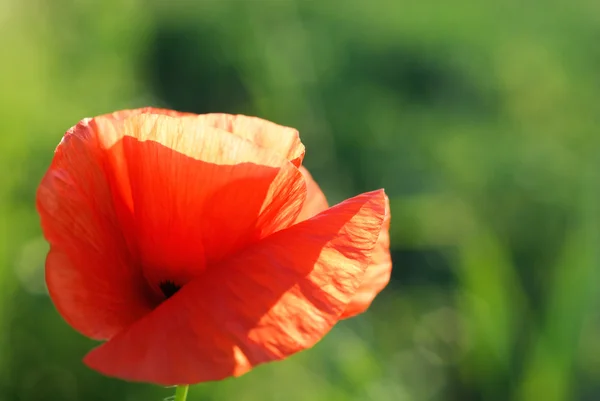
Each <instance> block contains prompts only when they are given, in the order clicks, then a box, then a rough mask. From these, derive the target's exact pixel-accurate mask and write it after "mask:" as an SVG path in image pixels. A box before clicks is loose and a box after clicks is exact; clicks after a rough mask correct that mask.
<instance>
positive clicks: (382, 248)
mask: <svg viewBox="0 0 600 401" xmlns="http://www.w3.org/2000/svg"><path fill="white" fill-rule="evenodd" d="M300 172H302V175H303V176H304V180H305V182H306V201H305V202H304V206H303V207H302V211H301V212H300V215H299V216H298V221H303V220H306V219H308V218H310V217H312V216H314V215H316V214H318V213H321V212H322V211H323V210H325V209H327V207H328V206H327V199H326V198H325V195H324V194H323V191H321V188H319V185H318V184H317V183H316V182H315V180H314V179H313V178H312V176H311V174H310V173H309V172H308V170H307V169H306V168H304V166H302V167H300ZM385 205H386V215H385V221H384V223H383V226H382V227H381V233H380V234H379V238H378V240H377V244H376V245H375V248H374V249H373V254H372V257H371V263H370V264H369V267H368V269H367V272H366V273H365V277H364V279H363V282H362V284H361V286H360V287H359V289H358V291H357V292H356V295H355V296H354V298H353V299H352V301H351V302H350V303H349V304H348V307H347V308H346V310H345V311H344V314H343V315H342V318H343V319H346V318H349V317H353V316H355V315H357V314H359V313H362V312H364V311H365V310H367V309H368V307H369V306H370V305H371V303H372V302H373V299H375V297H376V296H377V294H379V293H380V292H381V290H383V289H384V288H385V287H386V285H387V284H388V283H389V281H390V277H391V274H392V258H391V256H390V232H389V231H390V220H391V213H390V202H389V199H388V197H387V196H386V197H385Z"/></svg>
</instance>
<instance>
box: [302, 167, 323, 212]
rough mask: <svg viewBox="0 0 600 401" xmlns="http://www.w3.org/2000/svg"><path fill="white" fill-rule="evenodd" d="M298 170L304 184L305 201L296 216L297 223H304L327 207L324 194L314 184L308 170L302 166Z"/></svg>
mask: <svg viewBox="0 0 600 401" xmlns="http://www.w3.org/2000/svg"><path fill="white" fill-rule="evenodd" d="M299 170H300V172H301V173H302V176H303V177H304V182H305V183H306V200H305V201H304V205H303V206H302V210H301V211H300V214H299V215H298V221H304V220H307V219H310V218H311V217H313V216H316V215H317V214H319V213H321V212H322V211H323V210H325V209H327V208H328V207H329V205H328V204H327V198H326V197H325V194H324V193H323V191H321V188H320V187H319V185H318V184H317V183H316V182H315V180H314V179H313V177H312V175H311V174H310V173H309V172H308V170H307V169H306V168H305V167H304V166H300V168H299Z"/></svg>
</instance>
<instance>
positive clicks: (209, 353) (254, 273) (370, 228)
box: [85, 190, 385, 385]
mask: <svg viewBox="0 0 600 401" xmlns="http://www.w3.org/2000/svg"><path fill="white" fill-rule="evenodd" d="M384 198H385V194H384V192H383V190H379V191H375V192H371V193H366V194H363V195H360V196H357V197H355V198H352V199H349V200H347V201H345V202H343V203H341V204H339V205H337V206H334V207H332V208H330V209H328V210H327V211H325V212H323V213H321V214H319V215H317V216H315V217H314V218H312V219H310V220H307V221H304V222H302V223H299V224H296V225H294V226H291V227H289V228H287V229H285V230H282V231H279V232H278V233H275V234H273V235H271V236H270V237H268V238H266V239H264V240H263V241H261V242H259V243H256V244H255V245H254V246H252V247H249V248H247V249H246V250H244V251H243V252H242V253H240V254H238V255H237V256H235V257H233V258H231V259H229V260H227V261H226V262H224V263H223V264H221V265H218V266H214V267H213V268H212V269H209V270H207V271H206V273H205V275H204V276H202V277H199V278H198V279H196V280H194V281H192V282H190V283H189V284H187V285H186V286H184V287H183V288H182V289H181V290H180V291H179V292H178V293H177V294H175V295H174V296H173V297H172V298H170V299H169V300H167V301H166V302H164V303H163V304H161V305H160V306H159V307H158V308H157V309H155V310H154V311H153V312H152V313H151V314H149V315H147V316H146V317H144V318H143V319H141V320H139V321H138V322H136V323H134V324H133V325H131V326H130V327H129V328H127V329H126V330H124V331H123V332H122V333H120V334H118V335H117V336H115V337H114V338H113V339H111V340H110V341H108V342H106V343H104V344H103V345H101V346H99V347H98V348H96V349H94V350H93V351H92V352H90V354H88V355H87V357H86V359H85V362H86V363H87V364H88V365H89V366H90V367H91V368H93V369H96V370H98V371H99V372H101V373H103V374H105V375H108V376H114V377H119V378H122V379H126V380H132V381H144V382H152V383H158V384H163V385H173V384H191V383H198V382H202V381H208V380H217V379H222V378H225V377H228V376H231V375H235V376H237V375H241V374H243V373H245V372H246V371H248V370H249V369H251V368H252V367H253V366H256V365H258V364H261V363H264V362H268V361H272V360H278V359H282V358H285V357H287V356H289V355H292V354H294V353H296V352H298V351H301V350H303V349H306V348H309V347H311V346H312V345H314V344H315V343H316V342H317V341H319V340H320V339H321V338H322V337H323V336H324V335H325V334H326V333H327V332H328V331H329V330H330V328H331V327H332V326H333V325H334V324H335V323H336V322H337V321H338V319H339V317H340V315H341V314H342V313H343V311H344V310H345V308H346V305H347V304H348V302H350V300H351V298H352V296H353V295H354V293H355V292H356V290H357V288H358V286H359V284H360V282H361V281H362V278H363V275H364V271H365V269H366V266H367V264H368V261H369V260H370V254H371V251H372V248H373V247H374V245H375V242H376V240H377V237H378V235H379V232H380V230H381V225H382V223H383V219H384V215H385V201H384Z"/></svg>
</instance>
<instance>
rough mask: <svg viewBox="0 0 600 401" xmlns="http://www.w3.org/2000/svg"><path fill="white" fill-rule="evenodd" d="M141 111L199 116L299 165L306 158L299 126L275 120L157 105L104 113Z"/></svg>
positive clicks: (126, 114)
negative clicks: (292, 126) (187, 110)
mask: <svg viewBox="0 0 600 401" xmlns="http://www.w3.org/2000/svg"><path fill="white" fill-rule="evenodd" d="M138 114H162V115H166V116H171V117H186V116H187V117H190V116H196V117H198V118H199V123H200V124H204V125H206V126H210V127H214V128H218V129H220V130H224V131H227V132H229V133H230V134H234V135H237V136H239V137H242V138H244V139H246V140H249V141H251V142H253V143H254V144H256V145H258V146H260V147H262V148H266V149H270V150H271V151H273V152H276V153H279V154H280V155H282V156H283V157H285V158H287V159H288V160H289V161H291V162H292V164H294V165H295V166H296V167H298V166H300V164H302V159H303V158H304V152H305V149H304V145H303V144H302V142H301V141H300V136H299V134H298V130H296V129H294V128H290V127H285V126H282V125H279V124H275V123H273V122H271V121H267V120H263V119H262V118H258V117H249V116H244V115H241V114H238V115H233V114H224V113H210V114H200V115H197V114H193V113H185V112H179V111H174V110H168V109H160V108H154V107H145V108H141V109H131V110H120V111H117V112H114V113H112V114H106V115H104V116H101V117H105V118H110V119H115V120H124V119H126V118H129V117H131V116H134V115H138Z"/></svg>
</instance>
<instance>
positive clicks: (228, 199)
mask: <svg viewBox="0 0 600 401" xmlns="http://www.w3.org/2000/svg"><path fill="white" fill-rule="evenodd" d="M166 114H168V113H162V112H161V113H160V115H156V114H153V111H149V112H140V111H133V112H131V114H127V112H124V113H122V114H120V115H118V116H115V115H114V114H113V115H108V116H102V117H98V118H96V119H86V120H84V121H82V122H81V123H80V124H78V125H77V126H76V127H75V128H74V129H72V130H71V131H70V132H69V133H68V134H67V135H66V136H65V138H64V139H63V141H62V142H61V144H60V145H59V146H58V148H57V150H56V155H55V158H54V160H53V163H52V165H51V167H50V169H49V171H48V173H47V174H46V176H45V178H44V180H43V182H42V184H41V185H40V189H39V191H38V197H37V205H38V210H39V213H40V215H41V218H42V227H43V231H44V235H45V236H46V238H47V239H48V241H49V242H50V244H51V247H52V251H51V252H50V254H49V255H48V258H47V263H46V276H47V284H48V287H49V291H50V295H51V297H52V299H53V301H54V302H55V304H56V306H57V309H58V310H59V312H60V313H61V315H62V316H63V317H64V318H65V320H67V321H68V322H69V323H70V324H71V325H72V326H73V327H74V328H75V329H77V330H78V331H80V332H81V333H83V334H85V335H87V336H89V337H92V338H96V339H107V338H110V337H112V336H113V335H114V334H116V333H117V332H119V331H121V330H122V329H123V328H124V327H126V326H127V325H129V324H131V323H132V322H134V321H135V320H137V319H139V318H140V317H142V316H144V315H145V314H147V313H148V312H149V311H150V310H152V308H153V307H155V306H156V305H157V304H158V303H159V302H160V301H161V300H162V299H163V298H162V293H161V292H160V288H159V284H160V283H161V282H162V281H167V280H168V281H173V282H175V284H178V285H182V284H184V283H185V282H187V281H189V280H191V279H192V278H193V277H194V276H195V275H197V274H200V273H201V272H202V270H203V268H204V267H205V266H206V265H207V264H211V263H216V262H218V261H219V260H220V259H221V258H223V257H224V256H225V255H228V254H230V253H233V252H236V251H238V250H239V249H241V248H243V247H245V246H247V245H249V244H251V243H253V242H256V241H259V240H260V239H261V238H263V237H265V236H268V235H269V234H271V233H273V232H275V231H277V230H281V229H283V228H286V227H288V226H289V225H291V224H292V223H293V222H294V221H295V220H296V217H297V215H298V213H299V212H300V208H301V206H302V203H303V201H304V196H305V187H304V182H303V180H302V175H301V174H300V172H299V171H298V170H297V169H296V168H295V167H294V166H293V165H292V164H291V163H290V162H289V161H287V160H286V159H285V158H284V157H283V156H281V155H279V154H277V153H274V152H272V151H270V150H267V149H264V148H261V147H259V146H257V145H255V144H253V143H251V142H249V141H247V140H244V139H243V138H240V137H239V136H236V135H233V134H230V133H227V132H225V131H221V130H218V129H216V128H213V127H210V126H206V124H204V123H203V122H202V121H201V119H200V118H198V117H197V116H182V117H179V118H173V117H170V116H168V115H166ZM148 284H149V285H148ZM151 288H152V289H151Z"/></svg>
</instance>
